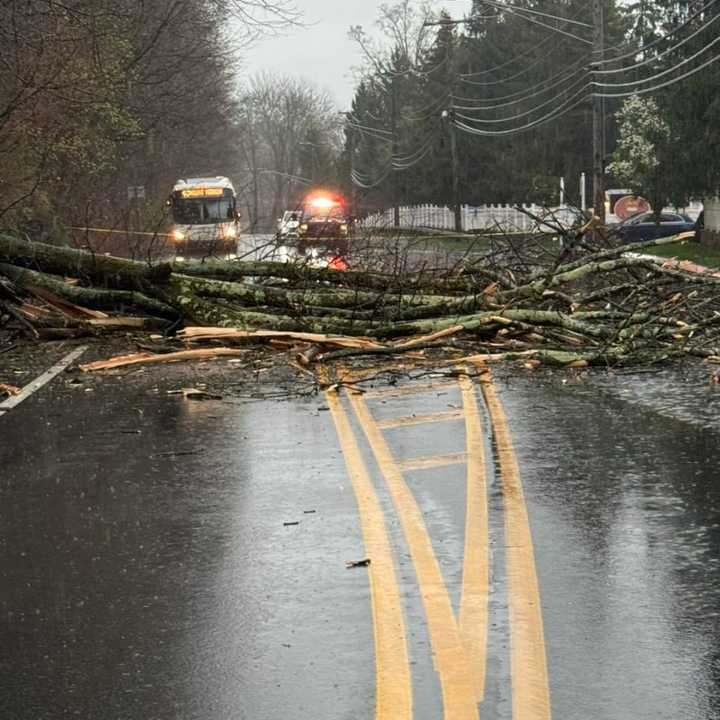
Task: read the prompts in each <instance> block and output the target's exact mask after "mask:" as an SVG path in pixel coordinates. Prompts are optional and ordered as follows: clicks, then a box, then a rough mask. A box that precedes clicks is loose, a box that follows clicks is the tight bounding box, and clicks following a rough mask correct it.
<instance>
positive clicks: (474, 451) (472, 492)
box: [459, 377, 489, 702]
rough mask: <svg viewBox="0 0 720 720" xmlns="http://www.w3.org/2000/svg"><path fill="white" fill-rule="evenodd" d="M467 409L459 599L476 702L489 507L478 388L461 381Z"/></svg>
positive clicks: (482, 653)
mask: <svg viewBox="0 0 720 720" xmlns="http://www.w3.org/2000/svg"><path fill="white" fill-rule="evenodd" d="M460 388H461V390H462V396H463V407H464V410H465V435H466V444H467V491H466V511H465V555H464V560H463V585H462V595H461V597H460V618H459V626H460V633H461V634H462V636H463V638H464V639H465V642H466V644H467V647H468V652H469V654H470V657H471V660H472V667H471V671H472V675H473V678H474V683H475V693H476V697H477V701H478V702H481V701H482V699H483V698H484V696H485V671H486V655H487V633H488V582H489V579H488V578H489V552H488V542H489V536H488V504H487V478H486V474H485V443H484V440H483V434H482V427H481V424H480V414H479V412H478V406H477V398H476V397H475V385H474V383H473V382H472V380H470V379H469V378H467V377H463V378H461V379H460Z"/></svg>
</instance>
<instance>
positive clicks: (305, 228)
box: [300, 223, 308, 232]
mask: <svg viewBox="0 0 720 720" xmlns="http://www.w3.org/2000/svg"><path fill="white" fill-rule="evenodd" d="M307 229H308V226H307V223H303V224H302V225H301V226H300V231H301V232H305V231H306V230H307Z"/></svg>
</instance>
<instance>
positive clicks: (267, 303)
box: [0, 223, 720, 384]
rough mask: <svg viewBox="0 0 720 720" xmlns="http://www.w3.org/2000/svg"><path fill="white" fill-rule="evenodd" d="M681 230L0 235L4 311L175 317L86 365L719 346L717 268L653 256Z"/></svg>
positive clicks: (38, 330)
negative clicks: (294, 242) (138, 245)
mask: <svg viewBox="0 0 720 720" xmlns="http://www.w3.org/2000/svg"><path fill="white" fill-rule="evenodd" d="M679 238H680V236H675V237H671V238H662V239H659V240H653V241H649V242H644V243H635V244H633V245H620V244H618V242H617V240H616V239H614V238H613V237H612V234H610V233H607V232H605V231H602V230H600V231H599V230H598V229H597V228H595V227H590V224H588V223H585V224H584V225H583V226H581V227H577V228H571V229H563V228H558V238H555V239H552V240H551V241H548V238H547V237H546V235H545V234H540V233H538V235H537V236H533V235H532V234H531V233H530V234H528V236H527V237H526V238H524V239H523V240H522V241H518V240H517V239H513V238H512V237H510V236H508V237H507V238H502V237H501V238H499V239H498V238H495V239H493V241H492V249H491V250H490V251H489V252H486V253H485V254H484V255H476V256H469V257H465V258H463V260H461V261H460V262H456V263H455V264H452V265H450V266H448V267H434V268H428V267H421V268H414V269H408V268H407V267H406V266H404V265H402V263H397V262H395V263H389V262H388V263H386V264H385V265H384V264H383V262H382V259H381V260H378V259H377V257H375V256H373V257H374V259H372V261H371V260H366V261H365V262H364V263H363V261H362V259H359V260H358V261H357V263H356V264H355V266H354V267H355V268H362V269H351V270H347V271H339V270H332V269H328V268H317V267H310V266H308V265H304V264H301V263H281V262H256V261H252V262H250V261H242V260H231V261H209V262H185V263H183V264H182V265H180V264H177V265H172V264H169V263H160V264H156V265H150V264H147V263H140V262H135V261H130V260H124V259H120V258H113V257H106V256H103V257H96V256H94V255H92V254H90V253H86V252H83V251H80V250H74V249H71V248H66V247H56V246H51V245H45V244H41V243H30V242H26V241H23V240H19V239H17V238H13V237H10V236H7V235H0V277H3V278H4V279H3V285H2V288H3V296H2V298H1V299H0V316H2V315H3V314H5V315H6V316H7V317H9V318H10V319H11V320H12V321H14V322H16V323H17V331H18V332H19V333H24V334H26V335H27V336H28V337H32V338H40V339H42V338H48V337H51V338H65V337H79V336H82V335H85V334H90V335H93V334H98V333H104V332H110V331H111V330H119V329H136V330H139V329H149V328H153V327H155V328H159V329H161V330H163V331H164V334H163V335H159V336H157V338H155V339H158V340H160V341H161V342H159V343H157V345H158V351H157V352H153V351H152V350H153V346H152V345H147V344H142V345H141V346H140V347H141V349H142V350H143V352H139V353H132V354H123V355H119V356H117V357H114V358H110V359H107V360H100V361H97V362H92V363H88V364H86V365H83V366H82V369H83V370H84V371H85V372H94V371H100V370H109V369H113V368H120V367H125V366H129V365H136V364H157V363H172V362H177V361H195V360H210V359H213V358H217V357H240V358H242V357H243V356H244V353H246V352H249V346H251V345H254V346H255V347H264V348H265V349H266V351H267V352H269V353H275V354H276V358H279V359H280V361H281V362H284V363H286V364H287V365H288V366H290V365H292V367H294V368H295V369H296V370H297V371H298V372H299V373H307V374H308V375H310V376H311V378H312V379H316V378H317V373H316V371H315V370H316V369H317V368H318V367H320V366H323V365H326V366H327V365H331V364H333V363H336V362H343V363H347V362H348V361H352V362H359V361H361V360H362V359H363V358H366V359H370V358H373V357H377V358H380V359H384V360H385V361H387V362H389V363H395V364H397V365H400V364H405V365H407V366H410V367H422V366H424V365H427V366H436V367H437V366H441V365H442V366H446V367H451V366H456V367H460V366H462V365H464V364H467V363H471V362H473V363H486V362H499V361H508V360H509V361H517V362H518V363H519V364H520V365H521V366H522V367H524V368H525V369H528V370H529V369H532V368H535V367H536V366H537V365H538V364H550V365H558V366H563V367H567V368H574V369H581V368H585V367H588V366H590V365H603V366H621V365H647V364H651V363H656V362H661V361H665V360H669V359H674V358H682V357H688V356H693V357H700V358H713V357H716V356H718V355H720V297H719V296H718V293H717V290H718V288H719V287H720V277H719V276H718V273H714V272H711V271H707V272H706V271H705V270H704V269H703V268H698V267H694V266H693V267H690V266H688V264H687V263H682V262H677V261H668V260H666V259H663V258H658V257H655V256H653V255H647V254H642V253H644V252H650V251H651V250H652V248H653V247H655V246H661V245H667V244H670V243H673V242H677V240H678V239H679ZM395 260H397V258H395ZM31 268H32V269H31ZM67 278H71V279H75V280H77V282H67ZM108 313H118V314H116V315H110V314H108ZM151 339H153V338H151ZM267 369H268V368H267V366H264V367H256V368H255V369H254V371H253V372H254V373H255V374H256V376H257V377H258V378H259V376H260V374H261V373H265V372H266V371H267ZM330 379H331V380H332V382H333V383H343V382H345V380H344V379H343V378H340V377H331V378H330ZM316 383H318V384H320V383H319V380H316Z"/></svg>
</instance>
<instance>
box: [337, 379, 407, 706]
mask: <svg viewBox="0 0 720 720" xmlns="http://www.w3.org/2000/svg"><path fill="white" fill-rule="evenodd" d="M325 397H326V400H327V404H328V407H329V408H330V412H331V414H332V417H333V420H334V422H335V427H336V429H337V434H338V438H339V439H340V447H341V449H342V453H343V456H344V458H345V463H346V465H347V469H348V474H349V475H350V479H351V481H352V486H353V490H354V492H355V498H356V500H357V504H358V510H359V513H360V521H361V525H362V533H363V541H364V544H365V552H366V554H367V556H368V557H369V558H370V560H371V563H370V565H369V573H370V594H371V599H372V614H373V629H374V634H375V675H376V700H375V702H376V704H375V718H376V720H412V716H413V710H412V679H411V676H410V663H409V661H408V654H407V642H406V637H405V621H404V619H403V612H402V603H401V601H400V590H399V587H398V582H397V576H396V573H395V563H394V560H393V554H392V549H391V546H390V541H389V539H388V535H387V531H386V529H385V518H384V515H383V511H382V507H381V506H380V502H379V500H378V497H377V494H376V493H375V489H374V487H373V485H372V482H371V480H370V478H369V477H368V472H367V468H366V466H365V463H364V462H363V459H362V455H361V453H360V449H359V448H358V445H357V441H356V439H355V436H354V434H353V431H352V428H351V426H350V422H349V420H348V417H347V414H346V413H345V410H344V409H343V406H342V403H341V402H340V399H339V397H338V395H337V393H334V392H331V391H328V392H326V393H325Z"/></svg>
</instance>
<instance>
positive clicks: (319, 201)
mask: <svg viewBox="0 0 720 720" xmlns="http://www.w3.org/2000/svg"><path fill="white" fill-rule="evenodd" d="M344 202H345V201H344V200H343V198H342V197H341V196H339V195H336V196H334V197H333V196H330V195H311V196H310V197H309V198H308V199H307V203H308V205H312V206H313V207H316V208H322V209H329V208H333V207H339V206H340V205H343V204H344Z"/></svg>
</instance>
